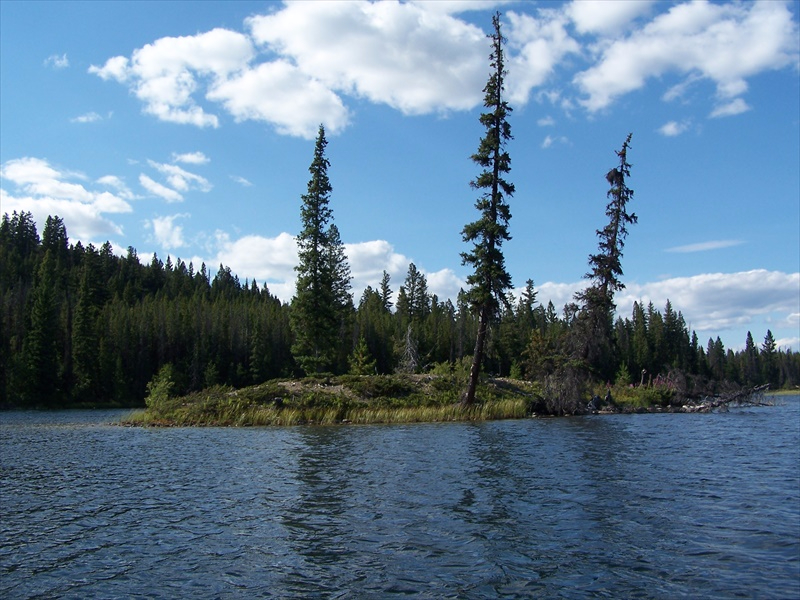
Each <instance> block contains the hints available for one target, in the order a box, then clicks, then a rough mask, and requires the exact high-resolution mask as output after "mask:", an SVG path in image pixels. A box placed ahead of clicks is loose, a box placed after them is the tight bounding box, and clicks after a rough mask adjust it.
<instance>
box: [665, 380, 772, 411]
mask: <svg viewBox="0 0 800 600" xmlns="http://www.w3.org/2000/svg"><path fill="white" fill-rule="evenodd" d="M768 389H769V384H765V385H759V386H755V387H751V388H744V389H741V390H736V391H735V392H730V393H728V394H720V395H718V396H713V397H706V398H703V399H702V400H701V401H700V402H698V403H697V404H684V405H683V406H682V407H681V410H682V412H711V411H713V410H728V408H729V407H730V406H772V403H771V402H768V401H765V400H764V392H766V391H767V390H768Z"/></svg>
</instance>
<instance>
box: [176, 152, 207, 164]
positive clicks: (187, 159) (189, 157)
mask: <svg viewBox="0 0 800 600" xmlns="http://www.w3.org/2000/svg"><path fill="white" fill-rule="evenodd" d="M172 162H180V163H185V164H190V165H205V164H207V163H209V162H211V159H210V158H208V157H207V156H206V155H205V154H203V153H202V152H187V153H185V154H178V153H177V152H173V153H172Z"/></svg>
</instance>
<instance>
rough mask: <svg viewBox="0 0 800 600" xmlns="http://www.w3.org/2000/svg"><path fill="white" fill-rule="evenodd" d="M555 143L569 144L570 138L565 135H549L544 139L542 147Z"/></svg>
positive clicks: (548, 146)
mask: <svg viewBox="0 0 800 600" xmlns="http://www.w3.org/2000/svg"><path fill="white" fill-rule="evenodd" d="M553 144H569V138H567V137H565V136H563V135H548V136H545V138H544V140H542V148H550V147H551V146H552V145H553Z"/></svg>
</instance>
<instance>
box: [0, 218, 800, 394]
mask: <svg viewBox="0 0 800 600" xmlns="http://www.w3.org/2000/svg"><path fill="white" fill-rule="evenodd" d="M394 285H395V284H393V283H392V282H391V280H390V277H389V276H388V274H386V273H384V274H383V277H382V279H381V280H380V281H376V282H375V286H374V287H367V289H366V290H364V292H363V294H362V295H361V297H360V298H359V299H358V301H357V303H356V302H352V301H351V302H350V303H349V305H348V306H347V308H346V310H343V311H342V313H341V325H340V326H339V328H338V331H339V333H338V339H337V340H336V349H337V351H336V353H335V355H334V356H333V357H332V363H331V364H330V369H331V372H333V373H353V374H361V375H363V374H374V373H377V374H389V373H394V372H427V371H431V370H435V371H437V372H441V371H442V370H445V371H446V370H449V371H458V370H459V369H463V368H465V366H466V368H468V365H469V362H470V358H471V355H472V351H473V346H474V340H475V337H476V332H477V327H478V317H477V316H476V315H475V313H474V311H472V310H471V309H470V307H469V304H468V300H467V297H466V294H465V293H461V294H460V295H459V297H458V298H457V299H456V302H455V304H454V303H453V302H451V301H450V300H448V299H445V300H442V299H440V298H438V297H437V296H436V295H433V294H431V293H429V292H428V289H427V281H426V278H425V275H424V274H423V273H421V272H420V271H419V270H418V269H417V268H416V266H415V265H414V264H410V265H409V266H408V272H407V275H406V277H405V280H404V281H403V282H400V285H399V288H398V289H397V293H396V294H394V292H393V289H392V288H393V286H394ZM0 297H1V298H2V315H1V316H0V319H2V322H1V323H0V404H2V406H5V407H13V406H16V407H45V406H46V407H72V406H90V405H118V406H140V405H143V404H144V398H145V395H146V390H147V384H148V382H149V381H150V380H151V379H152V378H153V377H154V375H155V374H156V373H157V372H158V371H159V369H160V368H161V367H162V366H164V365H167V364H170V365H172V373H173V377H174V381H175V386H176V392H178V393H187V392H191V391H195V390H200V389H203V388H206V387H209V386H213V385H216V384H224V385H229V386H234V387H243V386H247V385H252V384H257V383H261V382H264V381H267V380H270V379H274V378H287V377H297V376H301V375H303V374H304V371H303V369H302V367H301V365H300V364H299V362H298V361H297V359H296V358H295V356H294V354H293V346H294V345H295V342H296V340H295V336H294V334H293V332H292V327H291V321H292V311H293V306H292V305H291V304H287V303H282V302H281V301H280V300H279V299H278V298H276V297H275V296H273V295H272V294H271V293H270V291H269V289H268V287H267V286H266V285H261V286H259V285H258V284H257V282H255V281H244V282H242V281H240V280H239V279H238V277H237V276H236V275H235V274H234V273H232V272H231V270H230V269H229V268H227V267H225V266H222V265H220V266H219V268H218V270H217V271H216V273H215V274H214V275H213V277H212V276H211V275H210V273H209V271H208V269H207V267H206V265H205V264H203V265H200V268H199V269H196V268H195V267H194V266H193V265H192V264H191V263H190V264H188V265H187V264H185V263H184V262H183V261H181V260H180V259H178V260H176V262H174V263H173V262H172V261H171V259H170V258H167V260H166V262H163V261H162V260H160V259H159V258H158V256H153V258H152V260H151V261H150V262H149V264H142V263H141V262H140V260H139V257H138V256H137V254H136V250H135V249H134V248H128V252H127V255H126V256H124V257H120V256H116V255H115V254H114V253H113V252H112V248H111V244H110V243H106V244H103V246H101V247H100V248H95V247H94V246H92V245H89V246H87V247H84V246H83V245H82V244H81V243H80V242H78V243H75V244H71V243H70V242H69V238H68V235H67V231H66V228H65V226H64V223H63V221H62V220H61V219H60V218H59V217H57V216H52V217H50V218H48V219H47V222H46V224H45V227H44V230H43V231H42V232H41V235H40V234H39V232H37V228H36V224H35V223H34V220H33V216H32V215H31V214H30V213H26V212H23V213H21V214H17V213H14V214H12V215H8V214H5V215H4V216H3V219H2V224H0ZM393 298H394V299H395V300H396V302H395V303H394V304H393V302H392V299H393ZM507 300H508V302H507V303H505V304H503V308H502V309H501V314H500V317H499V319H498V321H497V322H495V323H494V324H493V326H492V327H491V328H490V329H489V334H488V337H487V347H486V353H485V362H484V371H485V372H486V373H490V374H494V375H497V376H506V377H514V378H520V379H528V380H534V381H542V382H546V381H549V380H551V379H552V378H554V377H559V376H562V375H563V373H564V369H565V368H569V366H570V365H574V363H575V361H576V360H577V359H576V357H575V353H574V352H573V350H572V347H571V344H574V336H575V334H576V331H577V330H578V329H579V328H580V327H579V323H580V322H581V321H580V319H579V318H578V316H579V313H580V311H579V310H578V307H577V305H575V304H572V303H570V304H568V305H567V306H565V307H564V308H563V309H562V310H560V311H559V310H557V309H556V307H554V306H553V305H552V303H548V305H547V306H543V305H542V304H540V303H539V302H537V292H536V289H535V287H534V283H533V281H530V280H529V281H528V282H527V285H526V287H525V289H524V291H523V292H522V293H521V294H520V296H519V297H518V298H517V297H514V296H512V295H511V294H510V293H509V294H508V297H507ZM762 339H763V341H762V340H759V342H756V341H755V340H754V338H753V337H752V336H751V335H750V334H748V335H747V339H746V340H745V347H744V349H743V350H739V351H735V352H734V351H732V350H731V349H726V348H725V347H724V346H723V344H722V342H721V341H720V339H719V338H718V337H717V338H716V339H709V340H708V341H707V343H700V341H699V340H698V338H697V335H696V334H695V333H694V332H690V331H689V330H688V329H687V326H686V323H685V321H684V318H683V316H682V315H681V313H680V311H677V310H676V309H675V308H674V307H673V306H672V305H671V304H670V303H669V302H667V304H666V306H664V307H655V306H653V305H652V304H649V305H647V306H644V305H641V304H636V305H634V308H633V312H632V314H630V315H626V316H622V315H621V316H618V317H617V318H616V319H615V321H614V323H613V347H612V349H611V350H612V352H611V355H610V356H611V360H610V364H608V365H592V364H588V363H585V361H584V364H583V365H582V369H583V370H584V371H586V372H587V373H589V374H593V376H594V378H595V379H598V378H602V373H608V372H613V378H614V379H615V380H617V381H618V382H620V383H628V382H629V383H631V384H637V385H638V384H642V383H644V384H650V385H654V384H655V383H659V382H670V384H674V383H676V382H678V383H680V384H681V385H686V386H689V387H690V388H692V389H695V390H698V391H708V392H710V393H711V392H713V391H714V390H715V389H717V388H718V387H719V386H720V385H722V384H723V382H728V383H736V384H739V385H742V386H755V385H759V384H766V383H768V384H770V386H771V387H772V388H773V389H777V388H785V387H794V386H797V385H798V384H800V355H798V353H795V352H792V351H791V350H784V349H779V348H776V345H775V340H774V339H773V337H772V333H771V332H769V331H767V332H766V334H765V335H764V337H763V338H762Z"/></svg>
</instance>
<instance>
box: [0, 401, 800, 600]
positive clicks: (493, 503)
mask: <svg viewBox="0 0 800 600" xmlns="http://www.w3.org/2000/svg"><path fill="white" fill-rule="evenodd" d="M120 415H121V413H120V412H114V411H70V412H6V413H0V597H2V598H76V599H77V598H81V599H84V598H177V597H194V598H384V597H386V596H389V595H411V596H414V597H418V598H541V597H544V598H665V599H666V598H670V599H672V598H677V597H690V598H798V597H800V397H790V398H784V399H780V400H779V405H778V406H775V407H769V408H761V407H759V408H746V409H734V410H731V411H729V412H725V413H714V414H643V415H607V416H587V417H579V418H560V419H526V420H518V421H498V422H488V423H479V424H467V423H453V424H426V425H407V426H397V425H393V426H377V425H376V426H335V427H308V426H306V427H291V428H241V429H234V428H206V429H191V428H174V429H138V428H123V427H117V426H112V425H109V423H110V422H112V421H115V420H116V419H118V418H119V417H120Z"/></svg>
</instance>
